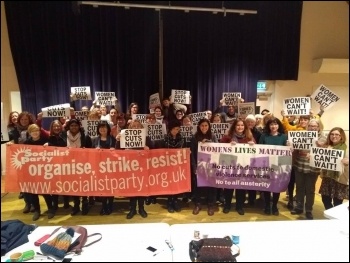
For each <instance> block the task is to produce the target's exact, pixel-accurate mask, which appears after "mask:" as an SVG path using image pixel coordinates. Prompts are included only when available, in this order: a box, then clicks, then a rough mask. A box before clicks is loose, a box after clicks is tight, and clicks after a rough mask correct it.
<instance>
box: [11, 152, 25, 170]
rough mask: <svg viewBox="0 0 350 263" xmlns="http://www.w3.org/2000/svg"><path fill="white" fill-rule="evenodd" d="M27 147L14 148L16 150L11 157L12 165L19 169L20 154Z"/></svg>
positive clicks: (20, 164)
mask: <svg viewBox="0 0 350 263" xmlns="http://www.w3.org/2000/svg"><path fill="white" fill-rule="evenodd" d="M27 150H28V148H21V149H18V150H16V152H15V153H14V154H13V155H12V157H11V164H12V166H13V167H14V168H15V169H17V170H20V169H21V168H22V162H21V156H22V155H24V153H25V151H27Z"/></svg>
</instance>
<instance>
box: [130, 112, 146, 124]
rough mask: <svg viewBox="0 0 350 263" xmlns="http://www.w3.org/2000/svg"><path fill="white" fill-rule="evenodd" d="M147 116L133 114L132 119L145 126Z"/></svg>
mask: <svg viewBox="0 0 350 263" xmlns="http://www.w3.org/2000/svg"><path fill="white" fill-rule="evenodd" d="M147 115H148V114H133V115H132V119H133V120H138V121H139V122H140V123H142V124H145V123H146V117H147Z"/></svg>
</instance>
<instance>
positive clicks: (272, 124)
mask: <svg viewBox="0 0 350 263" xmlns="http://www.w3.org/2000/svg"><path fill="white" fill-rule="evenodd" d="M259 144H268V145H282V146H287V135H286V134H285V133H284V129H283V125H282V123H281V121H280V120H279V119H277V118H272V119H269V120H268V121H267V123H266V126H265V131H264V133H263V134H262V135H261V137H260V140H259ZM279 198H280V193H273V194H272V214H273V215H275V216H278V215H279V211H278V208H277V203H278V200H279ZM264 201H265V209H264V213H265V214H267V215H271V192H264Z"/></svg>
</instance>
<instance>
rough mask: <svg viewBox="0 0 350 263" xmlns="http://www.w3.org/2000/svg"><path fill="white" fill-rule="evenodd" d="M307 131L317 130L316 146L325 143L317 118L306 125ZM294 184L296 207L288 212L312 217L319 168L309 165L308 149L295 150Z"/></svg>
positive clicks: (320, 124) (325, 139)
mask: <svg viewBox="0 0 350 263" xmlns="http://www.w3.org/2000/svg"><path fill="white" fill-rule="evenodd" d="M307 130H308V131H317V133H318V139H317V141H316V142H315V144H316V146H318V147H322V146H323V145H325V143H326V141H327V138H326V137H325V136H324V135H323V133H322V130H323V125H322V123H321V122H320V121H319V120H317V119H311V120H310V121H309V123H308V126H307ZM294 152H295V184H296V201H297V202H296V203H297V205H296V207H295V208H294V209H293V210H292V211H291V212H290V213H291V214H292V215H299V214H302V213H303V212H304V199H306V202H305V212H306V213H305V215H306V218H307V219H313V218H314V217H313V215H312V207H313V205H314V202H315V187H316V181H317V178H318V175H319V173H320V169H317V168H315V167H311V166H310V151H309V150H295V151H294Z"/></svg>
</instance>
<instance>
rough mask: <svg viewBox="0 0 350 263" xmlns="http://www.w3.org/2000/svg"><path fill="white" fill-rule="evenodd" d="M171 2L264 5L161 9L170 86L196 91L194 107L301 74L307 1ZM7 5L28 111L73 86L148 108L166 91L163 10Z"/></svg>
mask: <svg viewBox="0 0 350 263" xmlns="http://www.w3.org/2000/svg"><path fill="white" fill-rule="evenodd" d="M75 3H76V2H75ZM147 3H149V4H150V3H151V4H165V5H168V4H169V3H170V2H164V1H163V2H147ZM171 5H180V6H181V5H182V6H185V5H188V6H203V7H215V8H221V7H222V5H224V6H225V7H226V8H231V9H251V10H257V11H258V14H257V15H248V14H246V15H244V16H241V15H239V14H226V16H224V15H223V14H222V13H218V14H216V15H214V14H212V13H210V12H209V13H208V12H194V11H191V12H189V13H185V12H181V11H164V10H163V11H161V13H162V17H163V21H164V31H163V33H164V43H163V44H164V45H163V49H164V62H163V64H164V92H163V93H164V95H170V90H171V89H186V90H190V91H191V94H192V98H193V99H192V102H193V112H197V111H203V110H206V109H214V108H215V107H216V106H217V105H218V103H219V100H220V98H221V94H222V92H225V91H238V92H242V97H243V98H244V99H245V100H246V101H247V102H248V101H255V100H256V82H257V81H258V80H297V79H298V65H299V42H300V25H301V12H302V1H296V2H289V1H286V2H282V1H280V2H270V1H245V2H241V1H223V2H217V1H208V2H205V1H199V2H192V1H182V2H171ZM78 10H79V11H80V13H79V14H77V11H78ZM5 11H6V16H7V24H8V31H9V38H10V46H11V51H12V55H13V59H14V63H15V68H16V73H17V78H18V82H19V86H20V91H21V99H22V108H23V109H24V110H28V111H31V112H33V113H37V112H39V111H40V109H41V108H42V107H46V106H50V105H55V104H60V103H65V102H68V98H69V91H70V87H72V86H91V88H92V91H101V90H102V91H115V92H116V96H117V98H118V99H119V101H120V102H121V106H122V109H123V111H126V108H127V106H128V104H129V103H131V102H133V101H135V102H137V103H139V105H140V110H141V112H144V113H146V112H148V109H147V108H148V107H147V106H148V97H149V95H151V94H153V93H156V92H158V90H159V81H158V73H159V65H158V58H159V54H158V49H159V44H158V39H159V34H158V29H159V22H158V16H159V12H156V11H155V10H153V9H137V8H131V9H129V10H125V9H124V8H117V7H103V6H99V7H98V8H94V7H92V6H90V5H89V6H87V5H81V6H80V7H79V9H75V12H73V11H72V2H43V1H42V2H29V3H27V2H21V1H11V2H7V1H5ZM84 104H86V102H84V101H82V102H79V103H78V104H77V106H78V108H79V107H80V106H82V105H84ZM89 105H91V102H90V104H89Z"/></svg>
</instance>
